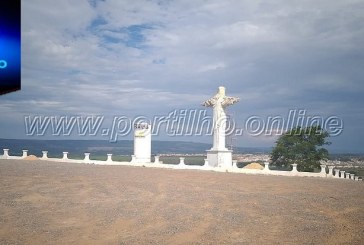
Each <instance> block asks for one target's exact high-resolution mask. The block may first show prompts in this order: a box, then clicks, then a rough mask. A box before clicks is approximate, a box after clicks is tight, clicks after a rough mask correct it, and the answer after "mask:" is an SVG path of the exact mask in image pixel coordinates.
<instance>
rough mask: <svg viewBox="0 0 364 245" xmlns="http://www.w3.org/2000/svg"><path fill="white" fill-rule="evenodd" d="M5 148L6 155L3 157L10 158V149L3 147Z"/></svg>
mask: <svg viewBox="0 0 364 245" xmlns="http://www.w3.org/2000/svg"><path fill="white" fill-rule="evenodd" d="M3 150H4V155H3V157H4V158H5V159H8V158H9V149H3Z"/></svg>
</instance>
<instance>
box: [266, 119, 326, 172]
mask: <svg viewBox="0 0 364 245" xmlns="http://www.w3.org/2000/svg"><path fill="white" fill-rule="evenodd" d="M328 137H329V134H328V132H326V131H325V130H323V129H322V128H321V127H320V126H311V127H307V128H301V127H297V128H293V129H291V130H290V131H288V132H286V133H284V134H283V135H281V136H280V137H279V138H278V140H277V142H276V146H275V147H274V149H273V151H272V153H271V160H272V164H273V165H284V166H286V167H287V166H290V165H291V164H293V163H296V164H297V170H299V171H314V169H315V168H319V167H320V161H321V160H327V158H328V155H329V153H328V151H327V150H326V149H325V148H323V147H322V146H324V145H329V144H331V143H330V142H328V141H326V140H327V138H328Z"/></svg>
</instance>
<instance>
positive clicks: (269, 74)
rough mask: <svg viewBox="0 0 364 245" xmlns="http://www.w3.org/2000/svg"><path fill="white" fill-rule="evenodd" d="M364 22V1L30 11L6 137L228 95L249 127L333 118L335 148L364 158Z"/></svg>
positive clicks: (51, 5) (53, 5)
mask: <svg viewBox="0 0 364 245" xmlns="http://www.w3.org/2000/svg"><path fill="white" fill-rule="evenodd" d="M363 23H364V2H363V1H361V0H341V1H331V0H327V1H326V0H319V1H317V0H315V1H283V0H282V1H279V0H277V1H244V0H235V1H234V0H225V1H220V0H211V1H207V0H194V1H170V0H160V1H152V0H151V1H142V0H133V1H126V0H124V1H123V0H104V1H101V0H100V1H99V0H89V1H87V0H77V1H72V0H58V1H44V0H27V1H22V91H20V92H15V93H11V94H8V95H4V96H1V97H0V114H1V119H0V138H27V136H26V135H25V130H24V116H27V115H49V116H57V115H104V116H105V117H106V118H112V117H113V116H115V115H126V116H128V117H131V118H132V117H135V116H137V115H145V116H147V117H152V116H153V115H166V114H168V113H169V112H171V111H172V110H174V109H189V108H192V109H193V108H197V109H203V108H202V107H201V103H202V102H203V101H204V100H206V99H208V98H209V97H211V96H212V95H213V94H215V93H216V90H217V87H218V86H219V85H224V86H225V87H226V89H227V93H228V94H229V95H232V96H238V97H240V99H241V100H240V102H239V103H238V104H236V105H233V106H231V107H229V113H231V114H232V115H234V118H235V120H236V121H237V122H238V124H242V125H243V124H244V120H246V119H247V118H248V117H249V116H254V115H255V116H259V117H261V118H266V117H268V116H270V115H273V116H274V115H280V116H282V117H286V116H287V114H288V111H289V110H290V109H305V110H307V114H310V115H319V116H322V117H325V118H326V117H329V116H332V115H334V116H337V117H339V118H341V119H342V120H343V122H344V130H343V132H342V134H340V135H339V136H336V137H331V139H330V140H331V141H332V142H333V144H332V148H333V149H339V150H342V151H353V152H364V132H363V125H364V107H363V104H364V81H363V78H364V48H363V43H364V28H363ZM156 138H160V139H169V140H173V138H171V137H169V138H168V137H167V138H166V137H164V136H160V137H156ZM275 139H276V138H275V137H271V136H270V137H267V136H259V137H252V136H249V135H246V134H245V135H243V136H241V137H238V138H237V143H236V144H237V145H240V146H272V145H273V143H274V141H275ZM185 140H190V141H200V142H206V141H209V140H210V138H208V137H198V138H196V137H189V138H188V137H187V138H185Z"/></svg>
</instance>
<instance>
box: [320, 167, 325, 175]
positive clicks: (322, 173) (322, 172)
mask: <svg viewBox="0 0 364 245" xmlns="http://www.w3.org/2000/svg"><path fill="white" fill-rule="evenodd" d="M320 167H321V172H320V174H321V176H322V177H326V165H325V164H321V165H320Z"/></svg>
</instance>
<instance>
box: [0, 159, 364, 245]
mask: <svg viewBox="0 0 364 245" xmlns="http://www.w3.org/2000/svg"><path fill="white" fill-rule="evenodd" d="M0 185H1V189H0V244H100V243H102V244H105V243H106V244H146V243H152V244H171V243H173V244H223V243H227V244H231V243H235V244H237V243H238V244H282V243H284V244H360V243H362V242H363V241H364V182H362V181H359V182H358V181H350V180H341V179H328V178H309V177H301V178H298V177H281V176H264V175H245V174H234V173H218V172H210V171H196V170H171V169H158V168H141V167H127V166H99V165H84V164H74V163H73V164H72V163H56V162H47V161H39V160H36V161H26V160H0Z"/></svg>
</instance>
